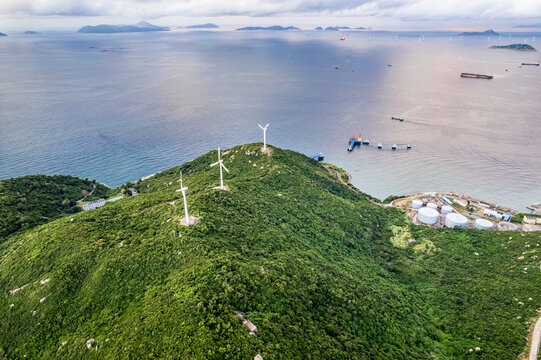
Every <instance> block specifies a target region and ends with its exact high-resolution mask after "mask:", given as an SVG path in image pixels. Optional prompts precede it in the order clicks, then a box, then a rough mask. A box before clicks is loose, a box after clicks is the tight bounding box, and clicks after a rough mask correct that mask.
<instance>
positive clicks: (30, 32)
mask: <svg viewBox="0 0 541 360" xmlns="http://www.w3.org/2000/svg"><path fill="white" fill-rule="evenodd" d="M24 33H25V35H38V34H40V33H39V32H37V31H32V30H28V31H25V32H24Z"/></svg>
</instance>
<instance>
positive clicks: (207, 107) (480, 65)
mask: <svg viewBox="0 0 541 360" xmlns="http://www.w3.org/2000/svg"><path fill="white" fill-rule="evenodd" d="M534 35H535V34H531V35H528V36H527V40H528V42H529V43H531V41H532V38H533V36H534ZM538 35H541V34H539V33H538ZM346 36H347V40H346V41H340V40H339V37H340V33H336V32H315V31H297V32H238V31H237V32H234V31H233V32H171V33H157V34H119V35H93V34H76V33H75V34H67V33H66V34H62V33H56V34H45V35H34V36H30V35H16V34H13V35H11V36H9V37H6V38H0V63H1V64H2V74H1V75H0V178H8V177H15V176H20V175H25V174H36V173H45V174H71V175H75V176H79V177H88V178H95V179H97V180H98V181H101V182H105V183H107V184H110V185H112V186H118V185H120V184H122V183H124V182H126V181H134V180H136V179H138V178H141V177H142V176H145V175H149V174H151V173H154V172H158V171H161V170H165V169H167V168H169V167H171V166H174V165H178V164H181V163H183V162H185V161H187V160H190V159H193V158H194V157H197V156H199V155H202V154H204V153H205V152H207V151H209V150H212V149H215V148H216V147H218V146H221V147H222V148H226V147H230V146H232V145H237V144H242V143H247V142H255V141H262V133H261V130H260V129H259V128H258V127H257V123H258V122H259V123H261V124H265V123H267V122H268V123H270V126H269V130H268V132H267V139H268V142H269V143H271V144H273V145H276V146H279V147H284V148H289V149H293V150H296V151H299V152H302V153H306V154H312V153H314V152H319V151H321V152H324V153H325V154H326V159H325V160H326V161H328V162H331V163H333V164H336V165H338V166H341V167H343V168H344V169H346V170H347V171H348V172H350V173H351V174H352V175H353V183H354V184H355V185H356V186H357V187H359V188H360V189H361V190H363V191H365V192H367V193H370V194H372V195H374V196H376V197H379V198H385V197H386V196H388V195H392V194H411V193H416V192H419V191H433V190H450V191H457V192H463V191H465V192H466V193H467V194H470V195H472V196H476V197H479V198H483V199H486V200H489V201H493V202H496V203H500V204H504V205H507V206H511V207H514V208H516V209H519V210H523V209H524V208H525V206H526V205H528V204H530V203H532V202H534V201H540V200H541V176H540V175H541V140H540V139H541V67H534V66H530V67H528V66H524V67H522V68H520V67H519V65H520V63H521V62H537V61H539V60H540V58H541V56H540V53H539V52H538V53H528V52H518V51H511V50H490V49H488V47H489V45H494V44H496V45H498V44H510V43H517V42H523V41H524V39H525V38H526V36H517V35H514V36H513V38H512V39H509V37H508V35H505V36H503V37H502V38H501V39H499V38H498V37H493V38H492V39H491V40H490V43H489V41H488V39H487V38H486V37H484V36H481V37H465V38H462V39H460V37H458V36H456V35H454V34H445V33H428V34H427V33H425V38H424V42H420V41H419V34H417V33H400V34H399V35H398V40H396V38H395V33H371V34H369V33H366V32H351V33H349V34H348V33H346ZM539 43H540V44H541V36H539ZM533 45H534V46H536V44H535V43H533ZM93 47H95V48H93ZM101 50H108V51H106V52H103V51H101ZM111 50H114V51H111ZM388 64H390V65H392V66H387V65H388ZM335 67H338V68H339V69H338V70H337V69H335ZM506 69H508V71H506ZM461 72H476V73H483V74H492V75H494V79H493V80H475V79H461V78H460V77H459V75H460V73H461ZM391 116H399V117H404V118H405V119H406V120H405V121H404V122H398V121H392V120H391ZM352 132H355V133H357V134H358V133H359V132H362V134H363V137H364V136H368V137H369V138H370V139H371V140H372V141H376V142H382V143H410V144H411V145H412V146H413V149H412V150H410V151H406V150H397V151H394V152H393V151H391V150H390V149H384V150H378V149H377V148H376V147H373V146H371V147H362V148H356V149H355V150H354V151H353V152H351V153H348V152H347V151H346V147H347V139H348V137H349V136H351V134H352Z"/></svg>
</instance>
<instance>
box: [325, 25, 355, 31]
mask: <svg viewBox="0 0 541 360" xmlns="http://www.w3.org/2000/svg"><path fill="white" fill-rule="evenodd" d="M349 29H351V28H350V27H349V26H327V27H326V28H325V30H327V31H340V30H349Z"/></svg>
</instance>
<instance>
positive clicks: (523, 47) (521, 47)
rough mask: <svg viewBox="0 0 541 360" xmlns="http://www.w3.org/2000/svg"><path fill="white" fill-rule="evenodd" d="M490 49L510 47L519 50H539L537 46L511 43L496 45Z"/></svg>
mask: <svg viewBox="0 0 541 360" xmlns="http://www.w3.org/2000/svg"><path fill="white" fill-rule="evenodd" d="M490 49H510V50H518V51H537V50H535V48H534V47H533V46H531V45H528V44H511V45H494V46H491V47H490Z"/></svg>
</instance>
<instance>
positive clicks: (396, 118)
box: [391, 116, 404, 121]
mask: <svg viewBox="0 0 541 360" xmlns="http://www.w3.org/2000/svg"><path fill="white" fill-rule="evenodd" d="M391 120H398V121H404V119H403V118H398V117H394V116H392V117H391Z"/></svg>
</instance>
